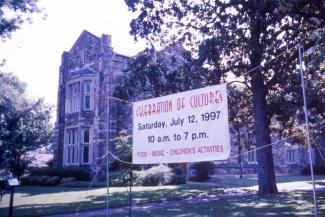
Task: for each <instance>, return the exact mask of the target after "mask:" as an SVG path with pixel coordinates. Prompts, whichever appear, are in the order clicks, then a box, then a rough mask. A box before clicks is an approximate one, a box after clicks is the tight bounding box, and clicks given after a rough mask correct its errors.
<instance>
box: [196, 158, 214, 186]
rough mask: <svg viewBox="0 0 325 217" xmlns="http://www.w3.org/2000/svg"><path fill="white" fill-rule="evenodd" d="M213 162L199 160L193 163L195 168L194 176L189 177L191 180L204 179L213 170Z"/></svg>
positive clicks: (206, 178)
mask: <svg viewBox="0 0 325 217" xmlns="http://www.w3.org/2000/svg"><path fill="white" fill-rule="evenodd" d="M213 168H214V166H213V164H212V163H211V162H210V161H205V162H199V163H195V164H194V169H195V170H196V177H191V178H190V180H191V181H206V180H208V179H209V177H210V174H211V173H212V172H213Z"/></svg>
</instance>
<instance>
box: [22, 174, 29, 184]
mask: <svg viewBox="0 0 325 217" xmlns="http://www.w3.org/2000/svg"><path fill="white" fill-rule="evenodd" d="M20 184H21V185H29V184H30V176H23V177H21V178H20Z"/></svg>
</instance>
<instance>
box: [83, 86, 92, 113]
mask: <svg viewBox="0 0 325 217" xmlns="http://www.w3.org/2000/svg"><path fill="white" fill-rule="evenodd" d="M84 109H85V110H90V109H91V81H85V82H84Z"/></svg>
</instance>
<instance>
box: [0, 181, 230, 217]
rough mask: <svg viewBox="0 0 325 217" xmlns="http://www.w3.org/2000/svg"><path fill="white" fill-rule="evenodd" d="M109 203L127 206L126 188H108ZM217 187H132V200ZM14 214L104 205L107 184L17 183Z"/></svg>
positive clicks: (3, 206) (198, 193)
mask: <svg viewBox="0 0 325 217" xmlns="http://www.w3.org/2000/svg"><path fill="white" fill-rule="evenodd" d="M109 190H110V202H109V203H110V207H120V206H126V205H127V204H128V194H127V192H126V188H110V189H109ZM223 192H224V191H223V190H222V189H220V188H217V187H209V186H199V185H181V186H157V187H133V190H132V197H133V203H134V204H139V203H148V202H160V201H167V200H181V199H184V198H191V197H192V198H195V197H202V196H206V195H216V194H222V193H223ZM8 204H9V195H8V194H6V195H5V196H4V198H3V200H2V201H1V203H0V216H6V213H7V210H8ZM14 206H15V210H14V212H15V214H16V215H17V216H37V215H45V214H55V213H65V212H75V211H76V210H78V209H80V210H90V209H99V208H105V206H106V188H96V189H91V190H87V188H64V187H40V186H26V187H19V188H17V189H16V193H15V200H14Z"/></svg>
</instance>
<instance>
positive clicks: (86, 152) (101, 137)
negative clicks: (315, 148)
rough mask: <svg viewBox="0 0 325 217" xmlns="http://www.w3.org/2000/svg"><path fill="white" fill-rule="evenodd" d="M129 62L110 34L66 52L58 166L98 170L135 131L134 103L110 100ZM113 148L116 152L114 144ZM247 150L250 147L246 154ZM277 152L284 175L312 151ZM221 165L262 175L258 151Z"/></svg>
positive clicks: (218, 169)
mask: <svg viewBox="0 0 325 217" xmlns="http://www.w3.org/2000/svg"><path fill="white" fill-rule="evenodd" d="M127 60H128V57H126V56H124V55H121V54H118V53H115V52H114V50H113V48H112V45H111V37H110V36H109V35H102V37H97V36H95V35H93V34H91V33H89V32H87V31H83V32H82V34H81V35H80V36H79V38H78V40H77V41H76V42H75V44H74V45H73V46H72V48H71V49H70V51H68V52H63V55H62V63H61V67H60V76H59V87H58V102H57V121H56V128H55V138H54V149H55V150H54V151H55V162H56V166H59V167H60V166H64V167H67V166H74V167H85V168H88V169H91V170H93V171H94V170H95V169H96V168H98V167H99V164H100V159H101V157H102V156H103V155H104V154H105V153H106V150H107V144H108V142H107V141H110V139H112V138H114V137H116V136H117V135H118V132H119V131H120V130H121V129H131V124H132V123H131V120H132V118H131V116H130V111H131V108H130V105H127V104H126V103H119V102H118V101H117V100H109V96H111V94H112V92H113V90H114V87H116V85H117V84H118V83H119V82H120V80H121V79H123V73H124V69H125V66H126V62H127ZM230 106H231V105H230ZM108 128H109V129H108ZM232 144H234V142H233V141H232ZM109 146H110V148H113V144H109ZM249 148H250V149H251V148H254V147H249ZM247 150H248V149H247V148H245V147H244V148H243V150H242V152H246V151H247ZM273 153H274V163H275V169H276V173H278V174H279V173H280V174H299V173H300V171H301V170H302V168H303V167H305V166H306V165H307V152H306V151H305V150H303V149H302V148H300V147H292V146H289V145H286V144H284V143H279V144H277V145H274V147H273ZM236 155H238V149H237V148H236V147H232V151H231V156H236ZM215 165H216V166H215V173H216V174H218V175H229V174H231V175H239V173H240V170H242V172H243V173H244V174H256V172H257V162H256V151H252V152H249V153H246V154H244V155H242V163H241V164H239V163H238V158H236V157H234V158H230V159H229V160H226V161H217V162H215ZM191 171H193V170H190V172H191Z"/></svg>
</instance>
